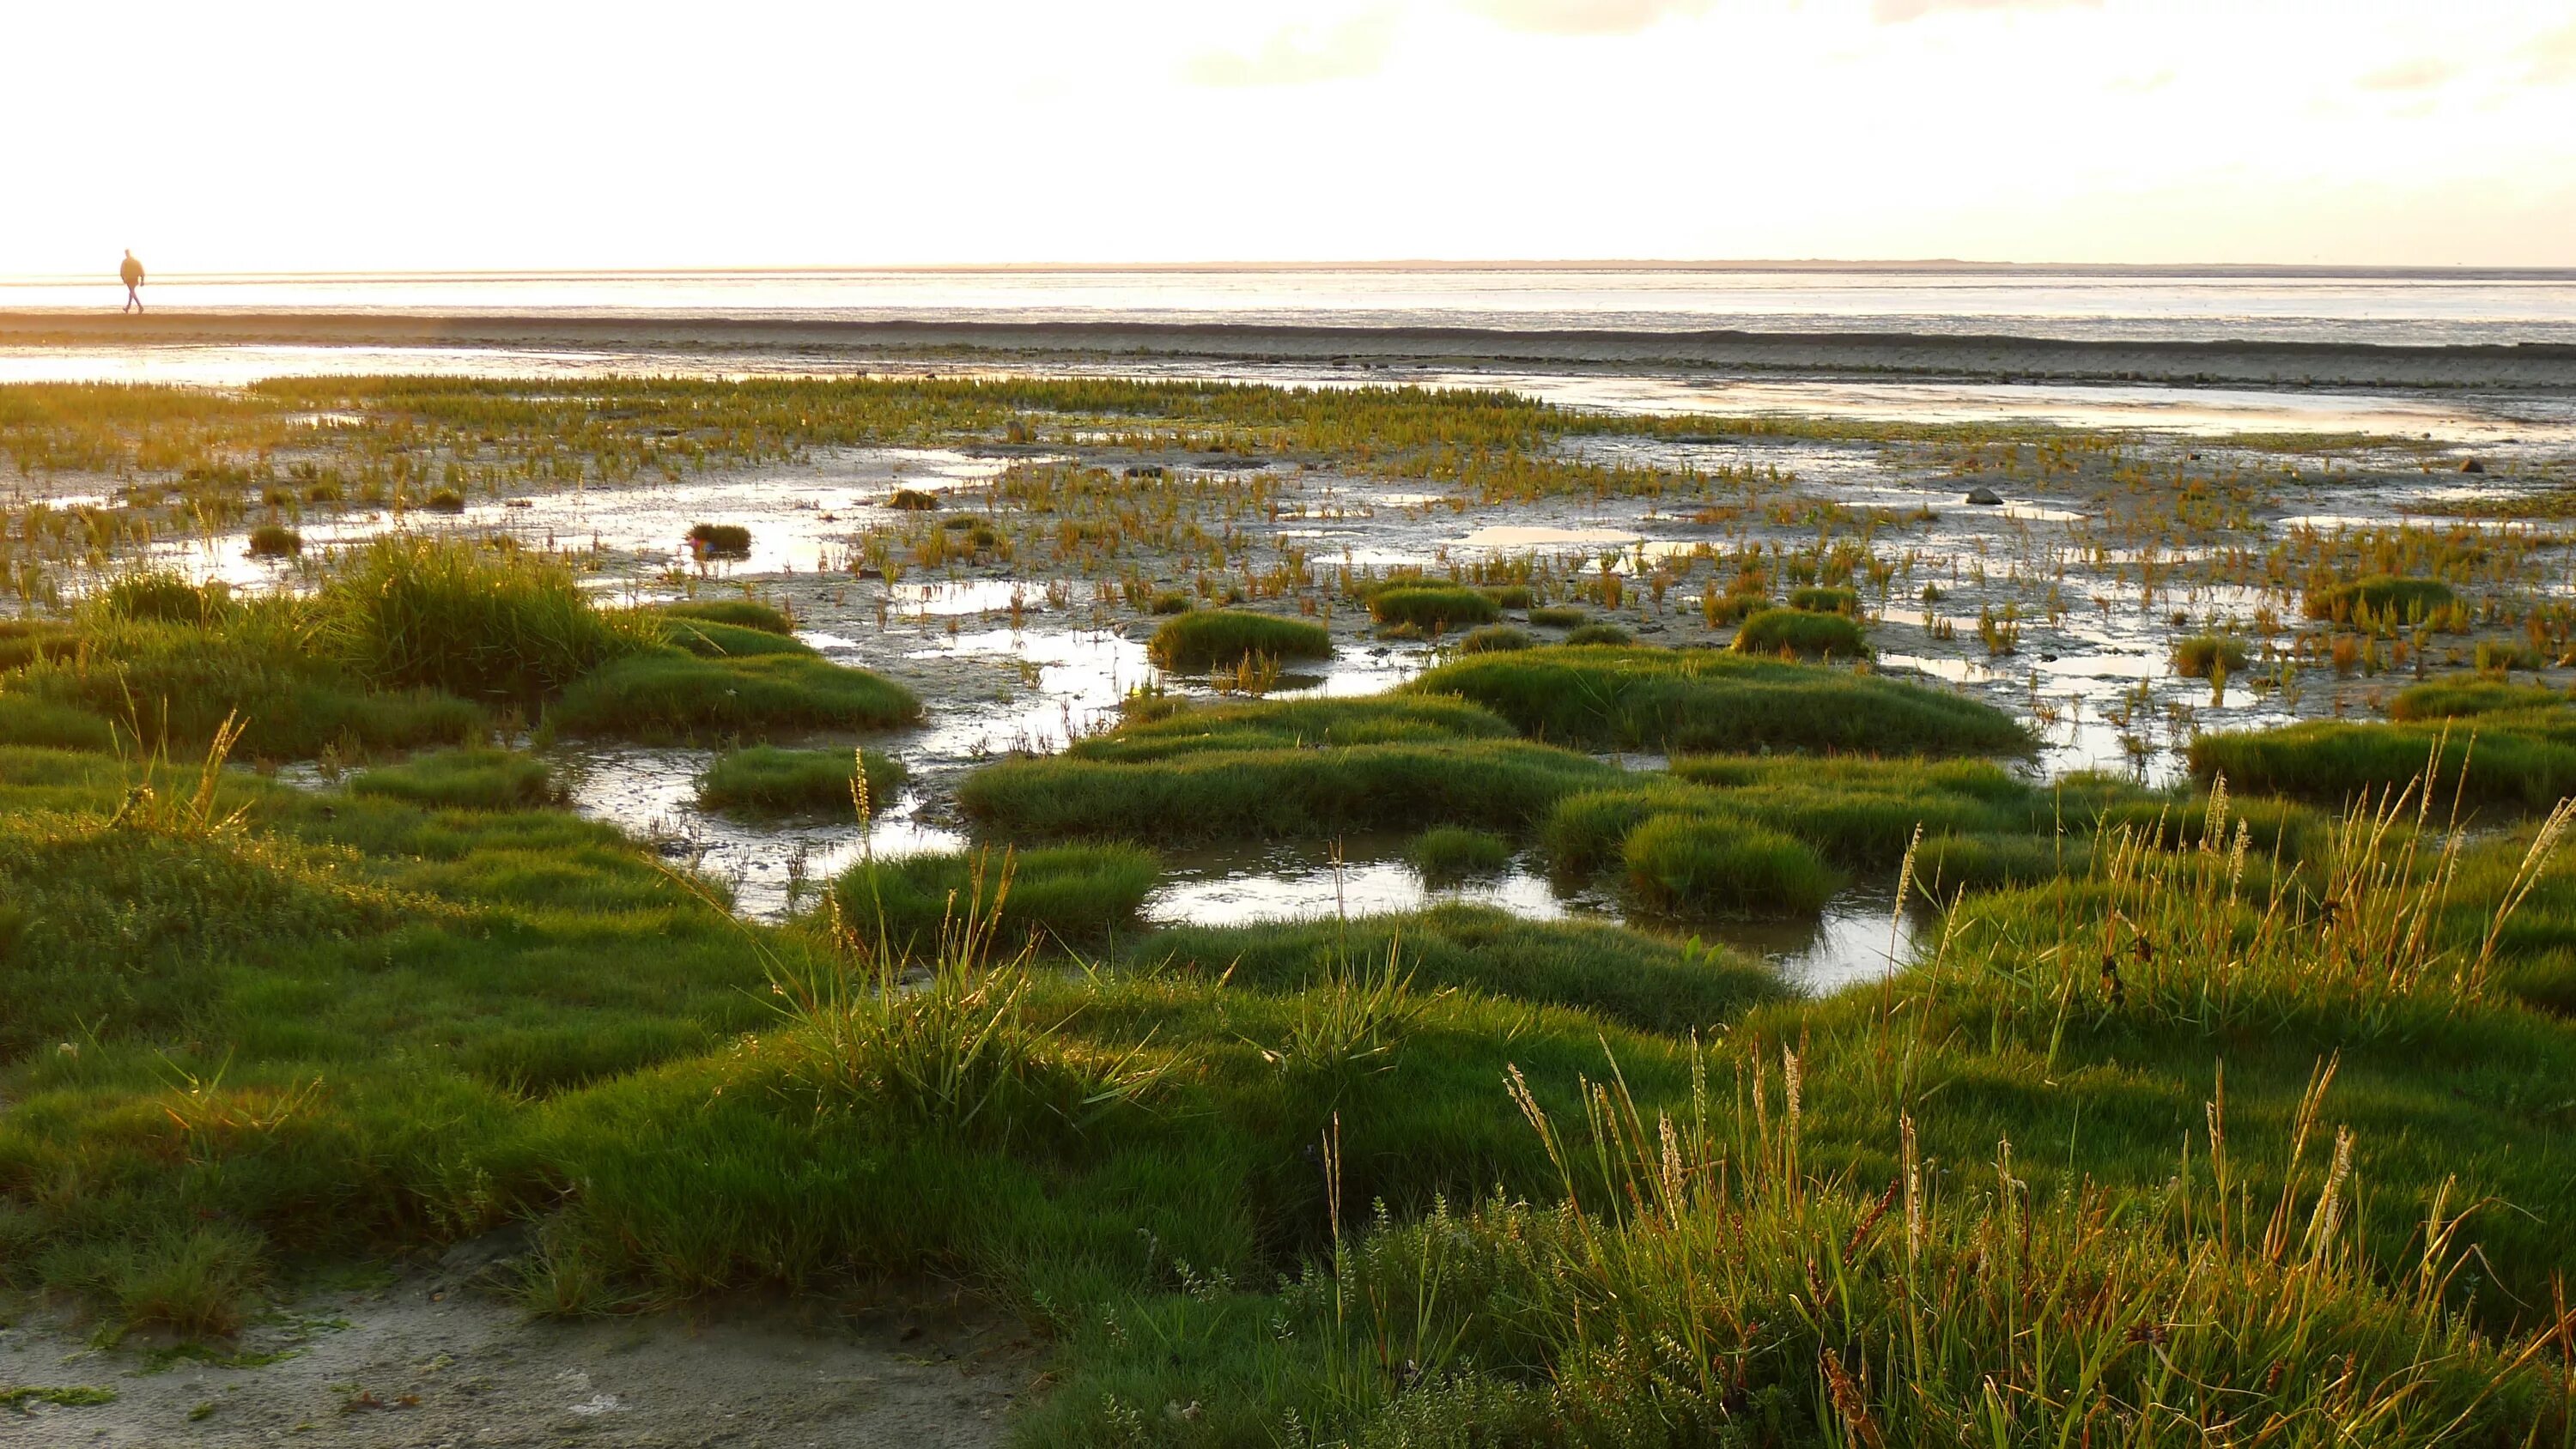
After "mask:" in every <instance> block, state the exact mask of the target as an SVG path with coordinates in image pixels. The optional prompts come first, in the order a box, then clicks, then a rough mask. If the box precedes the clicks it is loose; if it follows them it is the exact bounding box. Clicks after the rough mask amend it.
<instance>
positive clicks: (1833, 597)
mask: <svg viewBox="0 0 2576 1449" xmlns="http://www.w3.org/2000/svg"><path fill="white" fill-rule="evenodd" d="M1789 607H1790V608H1792V609H1804V610H1806V611H1807V612H1809V613H1813V614H1849V615H1852V616H1853V617H1855V618H1857V617H1858V616H1859V614H1860V595H1858V594H1856V593H1854V592H1852V591H1851V590H1849V589H1832V588H1805V589H1791V590H1790V591H1789Z"/></svg>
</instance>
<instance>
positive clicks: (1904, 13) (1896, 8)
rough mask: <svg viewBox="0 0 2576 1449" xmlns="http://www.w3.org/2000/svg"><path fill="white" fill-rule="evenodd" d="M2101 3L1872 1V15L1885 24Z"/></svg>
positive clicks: (2072, 0)
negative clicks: (1950, 13) (1953, 13)
mask: <svg viewBox="0 0 2576 1449" xmlns="http://www.w3.org/2000/svg"><path fill="white" fill-rule="evenodd" d="M2101 3H2102V0H1871V3H1870V7H1869V18H1870V19H1872V20H1875V21H1877V22H1878V23H1879V24H1881V25H1903V24H1904V23H1905V22H1907V21H1909V20H1920V19H1922V18H1923V17H1924V16H1926V15H1930V14H1933V13H1934V12H1936V11H1942V10H2062V9H2066V8H2068V7H2070V6H2075V5H2083V6H2088V7H2089V6H2096V5H2099V4H2101Z"/></svg>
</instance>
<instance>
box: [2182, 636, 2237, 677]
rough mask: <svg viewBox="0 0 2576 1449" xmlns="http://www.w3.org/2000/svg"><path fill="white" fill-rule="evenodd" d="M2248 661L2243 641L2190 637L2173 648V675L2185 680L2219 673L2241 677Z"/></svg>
mask: <svg viewBox="0 0 2576 1449" xmlns="http://www.w3.org/2000/svg"><path fill="white" fill-rule="evenodd" d="M2249 657H2250V656H2248V654H2247V653H2246V650H2245V641H2244V640H2242V639H2236V638H2230V637H2228V636H2226V635H2223V634H2194V635H2192V636H2191V637H2190V638H2188V639H2177V640H2175V641H2174V646H2173V666H2174V673H2176V674H2179V675H2181V676H2182V677H2183V678H2185V679H2207V678H2209V677H2210V676H2211V675H2212V674H2214V673H2216V672H2217V671H2218V670H2221V669H2224V670H2226V671H2227V672H2228V673H2230V674H2242V673H2244V672H2245V664H2246V661H2247V659H2248V658H2249Z"/></svg>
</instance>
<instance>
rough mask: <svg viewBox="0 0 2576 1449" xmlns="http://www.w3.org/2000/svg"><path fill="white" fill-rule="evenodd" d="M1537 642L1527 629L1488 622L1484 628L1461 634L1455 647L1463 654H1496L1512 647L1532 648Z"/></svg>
mask: <svg viewBox="0 0 2576 1449" xmlns="http://www.w3.org/2000/svg"><path fill="white" fill-rule="evenodd" d="M1537 643H1538V641H1537V640H1536V639H1533V638H1531V637H1530V633H1529V631H1528V630H1526V629H1519V628H1515V627H1513V626H1512V625H1509V624H1488V625H1486V626H1485V627H1484V628H1482V629H1470V630H1468V631H1467V632H1466V633H1464V634H1462V635H1460V636H1459V637H1458V642H1457V644H1456V645H1454V646H1453V647H1454V648H1456V649H1457V651H1458V652H1459V653H1461V654H1495V653H1501V652H1504V651H1508V650H1512V649H1528V648H1532V647H1534V646H1535V645H1536V644H1537Z"/></svg>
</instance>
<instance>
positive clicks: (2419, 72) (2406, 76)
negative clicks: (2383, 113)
mask: <svg viewBox="0 0 2576 1449" xmlns="http://www.w3.org/2000/svg"><path fill="white" fill-rule="evenodd" d="M2459 73H2460V67H2459V66H2458V64H2457V63H2455V62H2452V61H2447V60H2442V59H2440V58H2438V57H2435V56H2425V57H2422V58H2421V59H2417V60H2401V61H2399V62H2397V63H2396V64H2395V65H2387V66H2381V67H2380V68H2379V69H2377V70H2375V71H2372V72H2371V73H2370V74H2368V75H2366V76H2363V77H2362V78H2361V88H2362V89H2363V90H2366V91H2429V90H2431V89H2433V88H2434V87H2435V86H2439V85H2444V84H2447V83H2448V82H2449V81H2450V80H2451V78H2452V77H2454V76H2456V75H2458V74H2459Z"/></svg>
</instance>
